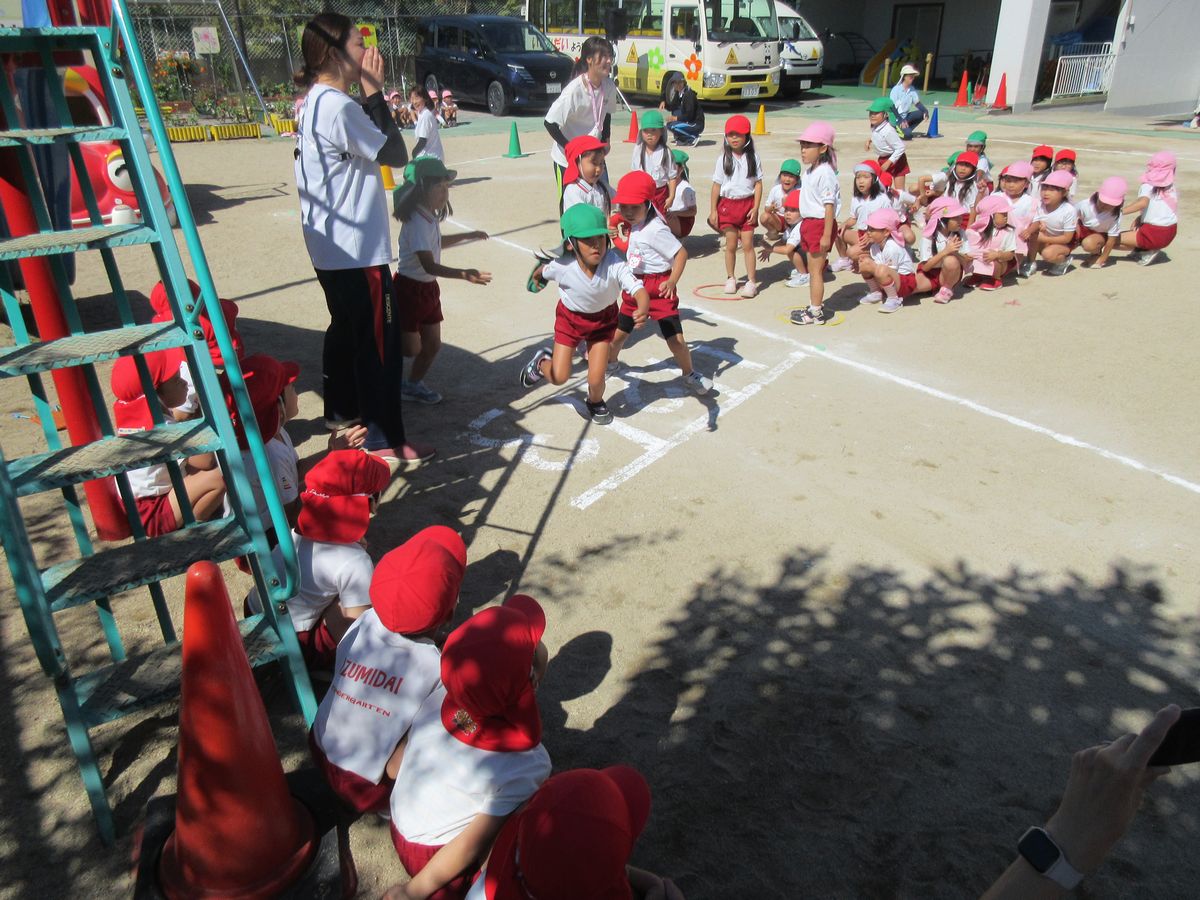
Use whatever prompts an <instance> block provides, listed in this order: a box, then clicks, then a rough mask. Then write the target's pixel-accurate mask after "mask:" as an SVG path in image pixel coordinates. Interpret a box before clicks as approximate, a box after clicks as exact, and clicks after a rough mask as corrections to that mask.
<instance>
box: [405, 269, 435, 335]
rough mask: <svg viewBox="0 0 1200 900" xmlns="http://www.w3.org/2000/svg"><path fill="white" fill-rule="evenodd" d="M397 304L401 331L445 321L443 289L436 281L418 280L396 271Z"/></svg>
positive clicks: (418, 328) (409, 330) (414, 329)
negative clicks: (443, 314)
mask: <svg viewBox="0 0 1200 900" xmlns="http://www.w3.org/2000/svg"><path fill="white" fill-rule="evenodd" d="M395 280H396V306H397V308H398V309H399V312H400V330H401V331H408V332H413V331H420V330H421V326H422V325H435V324H437V323H438V322H441V321H443V319H444V317H443V316H442V289H441V288H440V287H438V283H437V281H436V280H434V281H417V280H416V279H414V278H409V277H407V276H405V275H401V274H400V273H399V272H397V273H396V279H395Z"/></svg>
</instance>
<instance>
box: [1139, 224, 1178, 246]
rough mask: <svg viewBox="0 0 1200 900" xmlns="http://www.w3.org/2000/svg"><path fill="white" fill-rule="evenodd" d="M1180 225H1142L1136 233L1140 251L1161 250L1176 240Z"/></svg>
mask: <svg viewBox="0 0 1200 900" xmlns="http://www.w3.org/2000/svg"><path fill="white" fill-rule="evenodd" d="M1178 228H1179V226H1178V225H1140V226H1138V230H1137V231H1136V232H1134V240H1136V241H1137V246H1138V249H1139V250H1161V249H1163V248H1164V247H1166V246H1169V245H1170V243H1171V241H1173V240H1175V232H1176V230H1177V229H1178Z"/></svg>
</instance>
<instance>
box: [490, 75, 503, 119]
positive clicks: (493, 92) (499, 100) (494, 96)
mask: <svg viewBox="0 0 1200 900" xmlns="http://www.w3.org/2000/svg"><path fill="white" fill-rule="evenodd" d="M487 105H488V112H490V113H491V114H492V115H493V116H502V115H504V114H505V113H506V112H508V94H506V93H504V85H502V84H501V83H500V82H498V81H493V82H492V83H491V84H489V85H488V89H487Z"/></svg>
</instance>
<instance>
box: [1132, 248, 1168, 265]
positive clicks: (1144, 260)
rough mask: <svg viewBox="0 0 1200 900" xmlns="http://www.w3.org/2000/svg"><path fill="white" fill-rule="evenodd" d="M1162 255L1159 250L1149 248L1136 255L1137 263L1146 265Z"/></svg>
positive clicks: (1156, 260)
mask: <svg viewBox="0 0 1200 900" xmlns="http://www.w3.org/2000/svg"><path fill="white" fill-rule="evenodd" d="M1162 255H1163V252H1162V251H1161V250H1150V251H1148V252H1146V253H1143V254H1142V255H1141V256H1139V257H1138V261H1137V264H1138V265H1139V266H1148V265H1150V264H1151V263H1155V262H1158V261H1159V260H1160V259H1162Z"/></svg>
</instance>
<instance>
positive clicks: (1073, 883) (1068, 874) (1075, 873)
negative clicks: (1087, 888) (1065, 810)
mask: <svg viewBox="0 0 1200 900" xmlns="http://www.w3.org/2000/svg"><path fill="white" fill-rule="evenodd" d="M1031 837H1032V838H1034V839H1035V840H1039V841H1044V842H1045V843H1047V844H1049V845H1050V846H1051V847H1053V848H1054V850H1055V852H1056V857H1055V859H1054V862H1052V863H1051V864H1050V865H1049V866H1047V867H1045V868H1043V867H1042V866H1041V865H1039V863H1038V861H1037V860H1036V859H1034V858H1033V857H1032V856H1031V855H1030V854H1028V853H1026V850H1025V846H1026V841H1027V839H1028V838H1031ZM1017 849H1018V851H1019V852H1020V854H1021V856H1022V857H1024V859H1025V861H1026V862H1028V863H1029V864H1030V865H1031V866H1032V867H1033V868H1034V869H1035V870H1036V871H1037V872H1038V873H1039V874H1041V875H1043V876H1044V877H1046V878H1049V879H1050V880H1051V881H1053V882H1054V883H1055V884H1057V885H1058V886H1059V887H1062V888H1065V889H1066V890H1068V891H1069V890H1072V889H1074V888H1075V887H1077V886H1078V885H1079V882H1081V881H1083V873H1082V872H1080V871H1079V870H1078V869H1076V868H1075V867H1074V866H1073V865H1071V863H1070V862H1069V861H1068V860H1067V857H1066V854H1064V853H1063V852H1062V848H1061V847H1059V846H1058V842H1057V841H1055V840H1054V838H1053V837H1051V835H1050V832H1048V831H1046V829H1045V828H1039V827H1037V826H1034V827H1033V828H1030V829H1029V830H1028V831H1026V832H1025V834H1024V835H1023V836H1022V837H1021V841H1020V843H1019V844H1018V845H1017Z"/></svg>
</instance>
